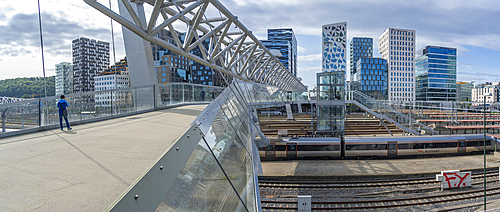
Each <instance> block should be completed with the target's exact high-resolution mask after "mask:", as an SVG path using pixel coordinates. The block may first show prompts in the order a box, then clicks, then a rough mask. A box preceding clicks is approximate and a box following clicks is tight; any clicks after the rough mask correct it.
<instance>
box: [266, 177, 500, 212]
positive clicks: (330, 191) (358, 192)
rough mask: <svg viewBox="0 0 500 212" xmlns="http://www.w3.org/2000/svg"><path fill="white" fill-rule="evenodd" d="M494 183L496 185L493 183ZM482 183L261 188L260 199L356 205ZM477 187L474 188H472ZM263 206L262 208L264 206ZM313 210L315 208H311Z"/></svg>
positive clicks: (478, 200)
mask: <svg viewBox="0 0 500 212" xmlns="http://www.w3.org/2000/svg"><path fill="white" fill-rule="evenodd" d="M495 179H496V181H495ZM487 181H490V182H488V183H487V187H488V188H493V187H500V183H499V182H498V177H496V178H495V177H487ZM482 182H483V179H481V178H477V179H473V180H472V183H473V184H472V186H471V187H469V188H462V189H450V190H445V191H440V189H439V188H436V187H437V185H438V184H421V185H415V184H413V185H398V186H390V185H388V186H383V187H369V188H323V189H316V188H314V189H304V188H287V189H279V188H261V189H260V195H261V199H262V200H274V201H277V200H282V201H294V202H296V201H297V198H296V195H312V196H313V198H312V202H313V203H314V202H319V201H342V202H346V203H349V202H355V201H363V200H383V199H396V198H408V197H425V196H430V195H442V194H450V193H458V192H465V191H471V190H479V189H482V188H483V184H482ZM474 183H477V184H474ZM495 199H500V195H495V196H489V197H487V200H495ZM472 203H478V204H481V205H480V206H474V205H471V206H470V207H468V208H463V209H455V210H452V211H476V210H478V209H482V207H483V206H482V203H483V198H475V199H467V200H459V201H452V202H445V203H439V204H423V205H415V206H409V207H392V208H382V209H372V210H364V211H380V210H382V211H431V210H434V211H438V210H436V209H440V208H441V209H443V208H447V207H456V206H463V205H467V204H472ZM263 205H265V204H263ZM313 206H314V204H313ZM265 211H285V210H265ZM345 211H359V210H345Z"/></svg>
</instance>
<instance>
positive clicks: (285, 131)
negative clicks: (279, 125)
mask: <svg viewBox="0 0 500 212" xmlns="http://www.w3.org/2000/svg"><path fill="white" fill-rule="evenodd" d="M278 135H288V130H278Z"/></svg>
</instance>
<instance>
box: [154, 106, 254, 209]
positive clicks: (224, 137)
mask: <svg viewBox="0 0 500 212" xmlns="http://www.w3.org/2000/svg"><path fill="white" fill-rule="evenodd" d="M229 125H230V124H229V120H228V119H227V117H226V116H225V115H224V114H223V112H222V111H219V113H218V114H217V116H216V118H215V120H214V122H213V123H212V125H211V127H210V130H209V132H208V134H207V135H206V137H205V139H206V141H207V143H208V146H209V147H207V145H206V144H205V142H204V141H203V139H202V140H201V141H200V142H199V143H198V146H197V147H196V149H195V150H194V151H193V153H192V154H191V156H190V158H189V160H188V162H187V163H186V164H185V166H184V168H183V170H182V171H181V173H180V174H179V175H178V177H177V179H176V180H175V182H174V185H173V186H172V188H171V189H170V190H169V191H168V193H167V195H166V196H165V198H164V199H163V201H162V203H161V204H160V205H159V207H158V208H157V211H173V210H175V211H214V210H217V211H247V210H246V208H245V206H243V205H242V203H241V201H240V198H239V197H243V196H247V195H248V194H246V193H245V192H247V191H248V190H252V189H253V184H251V183H250V181H253V180H250V179H248V178H247V177H248V176H251V175H249V173H248V172H250V173H252V174H253V172H252V170H251V169H252V163H251V160H250V159H251V158H250V157H249V156H248V154H247V151H246V149H245V148H244V146H243V145H242V142H241V140H239V138H238V137H237V136H236V134H235V132H234V131H233V130H232V128H231V127H230V126H229ZM212 152H213V154H212ZM214 156H215V157H214ZM216 160H218V162H219V163H220V165H221V166H222V167H223V168H224V170H225V172H226V174H227V177H229V179H228V178H227V177H226V175H225V174H224V173H223V172H222V170H221V168H220V166H219V163H218V162H217V161H216ZM248 169H250V170H248ZM230 181H231V183H232V185H231V184H230ZM233 186H234V188H235V189H236V191H237V192H238V194H239V195H235V193H234V192H235V190H234V189H233ZM249 186H252V187H249ZM251 199H252V200H253V199H254V198H253V196H252V198H251ZM249 205H253V204H249ZM252 211H253V210H252Z"/></svg>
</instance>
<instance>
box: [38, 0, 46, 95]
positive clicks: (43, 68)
mask: <svg viewBox="0 0 500 212" xmlns="http://www.w3.org/2000/svg"><path fill="white" fill-rule="evenodd" d="M38 25H39V29H40V47H41V50H42V70H43V88H44V97H47V84H46V81H45V80H46V79H45V58H44V56H43V36H42V14H41V12H40V0H38Z"/></svg>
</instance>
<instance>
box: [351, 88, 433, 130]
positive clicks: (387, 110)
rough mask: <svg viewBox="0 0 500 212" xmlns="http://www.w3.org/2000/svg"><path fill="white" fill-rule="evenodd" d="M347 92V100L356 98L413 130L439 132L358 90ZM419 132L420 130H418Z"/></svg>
mask: <svg viewBox="0 0 500 212" xmlns="http://www.w3.org/2000/svg"><path fill="white" fill-rule="evenodd" d="M346 93H347V98H346V99H347V100H356V101H358V102H359V103H361V104H363V105H365V106H366V107H368V108H370V109H371V110H373V111H375V112H376V113H379V114H381V115H385V116H387V117H389V118H391V119H392V120H394V121H395V122H398V123H400V124H401V125H402V126H404V127H406V128H409V129H412V130H415V131H417V132H418V131H421V130H425V131H426V133H427V134H431V135H438V134H439V133H438V132H437V131H436V130H434V129H432V128H430V127H428V126H426V125H424V124H421V123H419V122H417V121H416V120H415V119H413V118H411V116H407V115H406V114H403V113H401V112H399V111H397V110H395V109H394V108H392V107H390V106H388V105H386V104H384V102H383V101H378V100H375V99H373V98H371V97H369V96H368V95H366V94H364V93H362V92H359V91H355V90H353V91H346ZM419 133H420V132H419Z"/></svg>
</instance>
